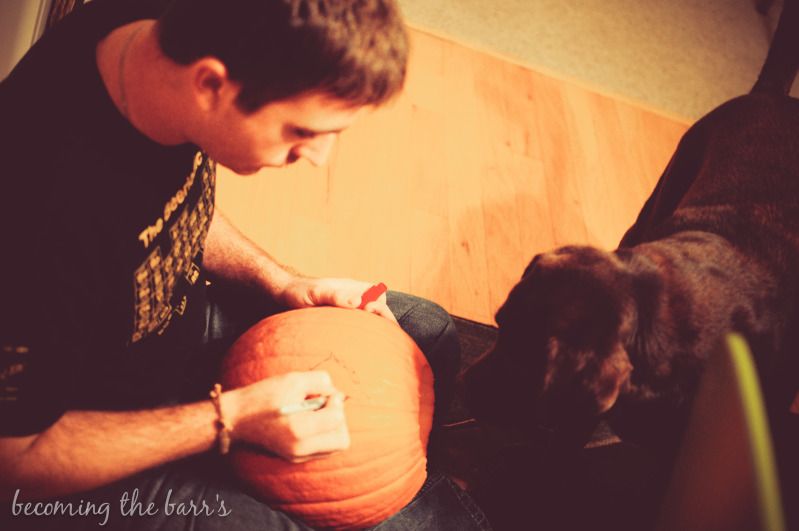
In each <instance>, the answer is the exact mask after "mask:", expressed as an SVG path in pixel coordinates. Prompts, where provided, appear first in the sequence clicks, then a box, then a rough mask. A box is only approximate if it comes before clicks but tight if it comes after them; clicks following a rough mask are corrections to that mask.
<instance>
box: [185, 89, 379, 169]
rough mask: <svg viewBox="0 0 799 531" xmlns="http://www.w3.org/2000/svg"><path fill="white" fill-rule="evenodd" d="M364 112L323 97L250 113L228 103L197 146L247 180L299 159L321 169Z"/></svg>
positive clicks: (309, 97)
mask: <svg viewBox="0 0 799 531" xmlns="http://www.w3.org/2000/svg"><path fill="white" fill-rule="evenodd" d="M363 111H364V107H353V106H352V105H350V104H348V103H346V102H343V101H341V100H337V99H334V98H331V97H330V96H327V95H324V94H320V93H308V94H303V95H300V96H295V97H293V98H290V99H286V100H281V101H277V102H272V103H269V104H267V105H265V106H263V107H261V108H260V109H258V110H257V111H256V112H255V113H252V114H245V113H244V112H242V111H241V110H240V109H239V108H238V107H237V106H236V105H235V104H234V103H233V101H230V102H229V103H228V104H227V105H225V106H224V107H223V108H221V109H220V110H219V111H218V113H217V114H216V115H215V117H214V119H213V120H212V121H211V123H210V124H209V128H210V130H206V131H204V133H203V135H202V138H201V139H200V140H199V142H198V144H200V146H201V147H202V148H203V149H204V150H205V151H206V152H207V153H208V155H209V156H210V157H211V158H212V159H214V160H216V161H217V162H219V163H220V164H222V165H223V166H227V167H228V168H230V169H232V170H233V171H235V172H236V173H239V174H243V175H247V174H252V173H255V172H257V171H258V170H260V169H261V168H264V167H281V166H285V165H287V164H291V163H292V162H295V161H297V160H299V159H301V158H304V159H307V160H308V161H309V162H310V163H311V164H313V165H315V166H319V165H321V164H324V163H325V162H326V161H327V159H328V156H329V155H330V151H331V149H332V147H333V143H334V142H335V141H336V138H337V137H338V134H339V133H340V132H341V131H343V130H344V129H346V128H347V127H349V126H350V125H352V124H353V123H354V122H355V121H356V119H357V118H358V117H359V116H360V114H362V112H363Z"/></svg>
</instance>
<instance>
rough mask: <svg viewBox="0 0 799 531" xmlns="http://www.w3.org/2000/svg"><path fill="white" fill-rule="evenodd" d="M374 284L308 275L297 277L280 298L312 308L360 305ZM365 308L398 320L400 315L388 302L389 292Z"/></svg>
mask: <svg viewBox="0 0 799 531" xmlns="http://www.w3.org/2000/svg"><path fill="white" fill-rule="evenodd" d="M371 286H372V284H369V283H368V282H361V281H358V280H350V279H344V278H304V277H299V276H297V277H294V278H293V279H292V280H291V281H290V282H288V283H287V284H286V286H285V288H283V291H282V292H281V293H280V294H279V295H278V301H279V302H281V303H283V304H285V305H286V306H288V307H289V308H292V309H296V308H308V307H310V306H338V307H340V308H358V307H359V306H360V304H361V297H362V296H363V294H364V293H365V292H366V290H368V289H369V288H370V287H371ZM364 310H366V311H367V312H370V313H374V314H377V315H380V316H382V317H385V318H386V319H388V320H390V321H392V322H394V323H396V322H397V319H396V318H395V317H394V314H393V313H391V310H389V308H388V305H387V304H386V294H385V293H383V294H382V295H380V297H378V298H377V300H375V301H372V302H369V303H368V304H366V306H365V307H364Z"/></svg>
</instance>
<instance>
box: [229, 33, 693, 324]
mask: <svg viewBox="0 0 799 531" xmlns="http://www.w3.org/2000/svg"><path fill="white" fill-rule="evenodd" d="M412 43H413V54H412V58H411V63H410V70H409V75H408V80H407V85H406V89H405V91H404V93H403V95H402V96H401V97H400V98H399V99H398V100H397V101H396V102H394V103H393V104H391V106H390V107H387V108H384V109H381V110H379V111H377V112H375V113H373V114H371V115H369V116H367V117H365V118H364V119H363V120H362V121H361V122H359V123H357V124H356V125H355V126H353V127H352V128H351V129H350V130H348V131H346V132H345V133H343V135H342V137H341V140H340V142H339V143H338V145H337V146H336V148H335V150H334V153H333V155H332V157H331V161H330V163H329V164H328V165H327V166H326V167H323V168H313V167H311V166H310V165H309V164H307V163H305V162H300V163H297V164H296V165H295V166H294V167H292V168H289V169H282V170H273V169H269V170H263V171H262V172H260V173H259V174H258V175H257V176H252V177H240V176H237V175H234V174H232V173H231V172H230V171H227V170H225V169H220V172H219V179H218V190H217V194H218V206H219V208H221V209H222V210H224V211H225V212H226V213H227V214H228V215H229V216H230V217H231V218H232V219H233V221H234V222H236V224H237V225H238V226H239V227H240V228H241V229H242V230H243V231H244V232H245V233H246V234H247V235H248V236H250V237H251V238H252V239H253V240H255V241H256V242H257V243H259V244H260V245H262V246H263V247H264V248H265V249H266V250H267V251H268V252H269V253H270V254H272V255H273V256H274V257H275V258H276V259H277V260H278V261H280V262H282V263H286V264H289V265H291V266H292V267H294V268H295V269H297V270H299V271H301V272H303V273H306V274H310V275H317V276H344V277H351V278H359V279H363V280H368V281H383V282H385V283H386V284H387V285H388V286H389V288H391V289H394V290H400V291H406V292H410V293H413V294H416V295H420V296H423V297H427V298H429V299H432V300H434V301H436V302H438V303H439V304H441V305H442V306H444V307H445V308H446V309H447V310H449V311H450V312H451V313H453V314H455V315H458V316H461V317H465V318H468V319H473V320H476V321H480V322H485V323H493V317H494V312H495V311H496V309H497V308H498V307H499V305H500V304H501V303H502V302H503V301H504V299H505V297H506V295H507V293H508V291H509V289H510V288H511V287H512V286H513V284H515V282H516V281H517V280H518V278H519V277H520V275H521V273H522V271H523V270H524V267H525V266H526V265H527V263H528V262H529V260H530V259H531V258H532V257H533V256H534V255H535V254H537V253H539V252H542V251H545V250H548V249H551V248H553V247H556V246H561V245H564V244H572V243H588V244H593V245H597V246H600V247H603V248H607V249H613V248H615V246H616V244H617V243H618V240H619V238H620V237H621V236H622V234H623V233H624V231H625V229H626V228H627V227H628V226H629V225H630V224H632V222H633V221H634V219H635V217H636V215H637V213H638V210H639V209H640V208H641V206H642V204H643V202H644V200H645V199H646V198H647V197H648V195H649V193H650V191H651V189H652V188H653V187H654V184H655V182H656V181H657V178H658V177H659V175H660V172H661V171H662V170H663V168H664V167H665V165H666V163H667V162H668V159H669V157H670V156H671V153H672V151H673V150H674V147H675V146H676V144H677V141H678V140H679V138H680V136H681V135H682V133H683V132H684V131H685V130H686V129H687V124H685V123H681V122H678V121H675V120H673V119H670V118H666V117H664V116H661V115H658V114H656V113H654V112H651V111H648V110H645V109H642V108H639V107H636V106H633V105H631V104H628V103H624V102H621V101H617V100H614V99H612V98H609V97H606V96H602V95H599V94H596V93H593V92H591V91H589V90H586V89H584V88H581V87H579V86H576V85H574V84H571V83H567V82H564V81H561V80H557V79H553V78H551V77H547V76H544V75H542V74H538V73H536V72H534V71H531V70H529V69H526V68H523V67H521V66H518V65H514V64H511V63H510V62H507V61H504V60H502V59H500V58H497V57H494V56H492V55H488V54H485V53H481V52H477V51H474V50H471V49H469V48H467V47H464V46H462V45H459V44H456V43H453V42H449V41H447V40H445V39H441V38H439V37H435V36H432V35H429V34H426V33H423V32H420V31H413V32H412Z"/></svg>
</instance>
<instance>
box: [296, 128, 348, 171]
mask: <svg viewBox="0 0 799 531" xmlns="http://www.w3.org/2000/svg"><path fill="white" fill-rule="evenodd" d="M337 136H338V135H337V134H336V133H327V134H324V135H320V136H318V137H317V138H314V139H313V140H311V141H309V142H306V143H304V144H302V145H301V146H299V147H298V148H297V150H296V154H297V155H299V156H300V157H302V158H304V159H306V160H307V161H308V162H310V163H311V164H313V165H314V166H322V165H323V164H325V163H326V162H327V159H328V158H330V152H331V151H332V150H333V144H335V142H336V138H337Z"/></svg>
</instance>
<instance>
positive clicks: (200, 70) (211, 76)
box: [189, 57, 239, 112]
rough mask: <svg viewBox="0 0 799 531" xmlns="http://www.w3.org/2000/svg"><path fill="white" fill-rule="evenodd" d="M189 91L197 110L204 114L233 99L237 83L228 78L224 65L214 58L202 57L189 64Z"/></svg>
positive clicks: (236, 91) (237, 88) (236, 92)
mask: <svg viewBox="0 0 799 531" xmlns="http://www.w3.org/2000/svg"><path fill="white" fill-rule="evenodd" d="M189 68H190V75H191V78H190V81H191V89H192V91H193V93H194V96H195V100H196V102H197V105H198V106H199V108H200V109H201V110H203V111H205V112H210V111H214V110H216V109H218V108H219V107H220V106H222V104H224V103H225V102H227V101H229V100H232V99H235V97H236V95H237V94H238V90H239V86H238V83H235V82H233V81H232V80H231V79H230V78H229V77H228V71H227V67H226V66H225V64H224V63H223V62H222V61H220V60H219V59H217V58H216V57H203V58H202V59H198V60H197V61H195V62H194V63H192V64H191V66H190V67H189Z"/></svg>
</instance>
